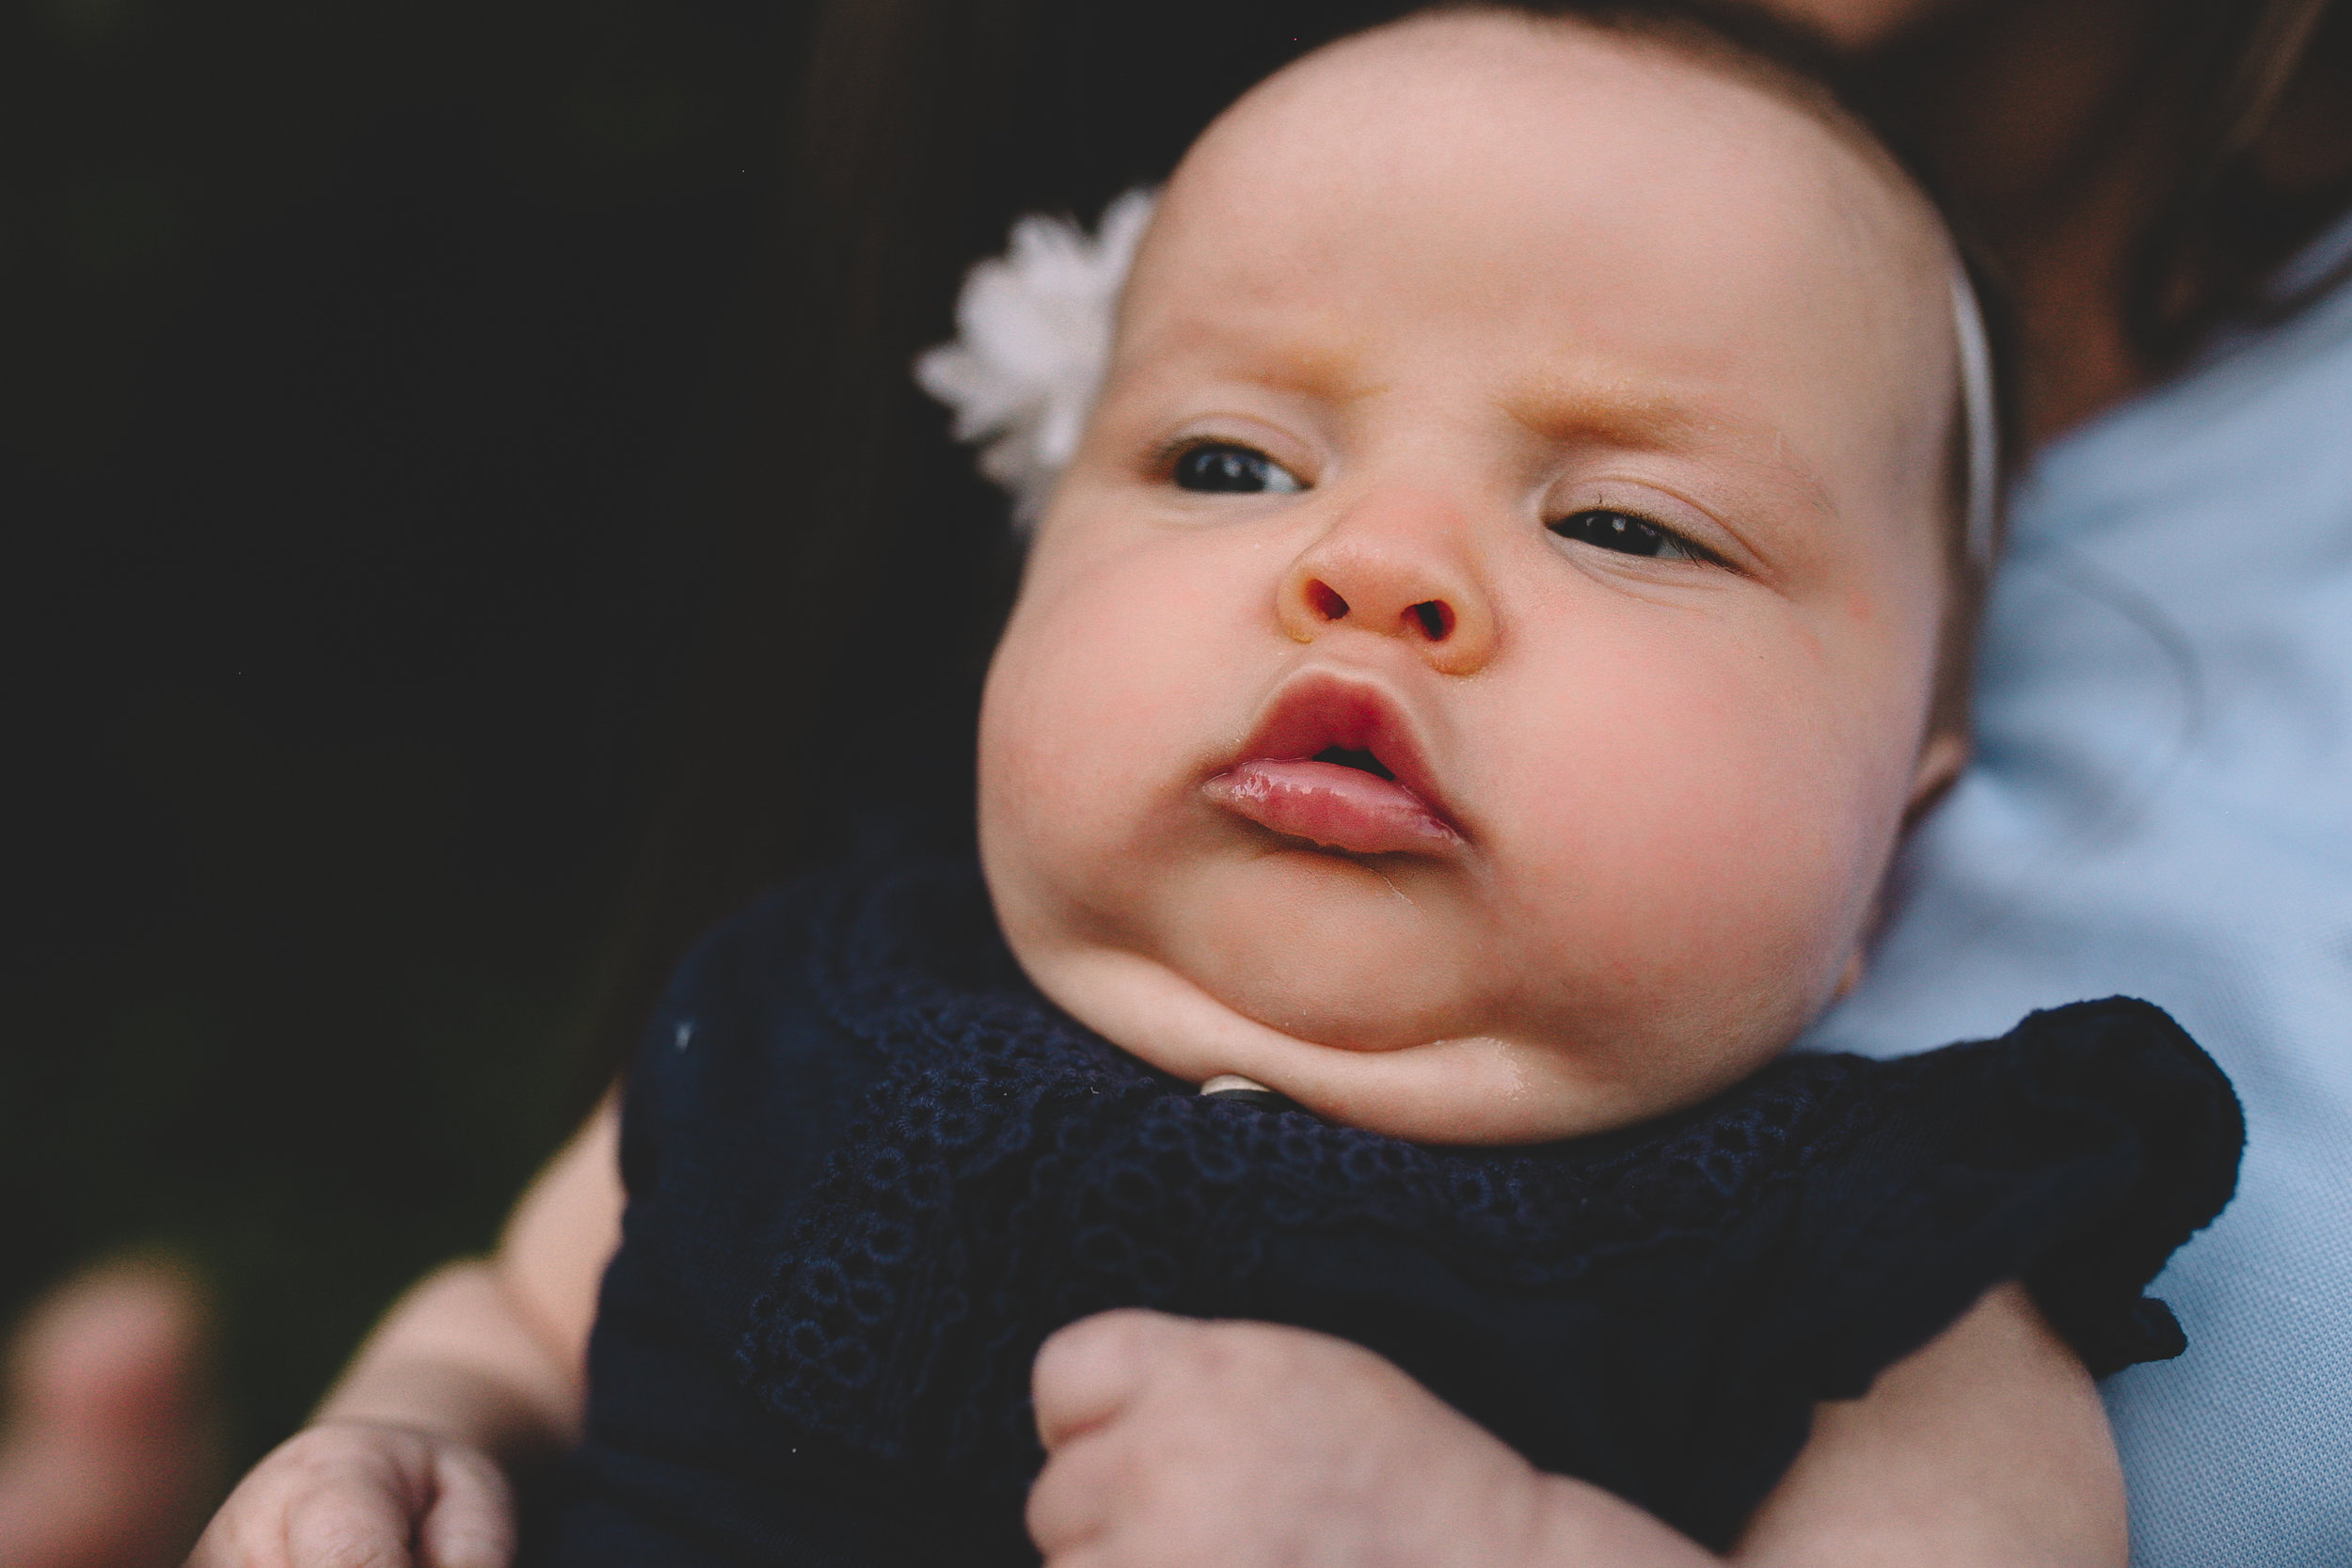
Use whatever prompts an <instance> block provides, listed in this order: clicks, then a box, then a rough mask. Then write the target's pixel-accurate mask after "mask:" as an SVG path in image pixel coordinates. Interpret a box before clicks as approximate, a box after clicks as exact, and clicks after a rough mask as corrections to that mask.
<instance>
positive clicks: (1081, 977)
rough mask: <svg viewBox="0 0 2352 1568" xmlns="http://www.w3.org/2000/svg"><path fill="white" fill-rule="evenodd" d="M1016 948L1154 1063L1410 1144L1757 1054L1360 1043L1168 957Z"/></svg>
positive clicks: (1459, 1040) (1465, 1137)
mask: <svg viewBox="0 0 2352 1568" xmlns="http://www.w3.org/2000/svg"><path fill="white" fill-rule="evenodd" d="M1008 936H1009V937H1012V938H1013V950H1014V952H1015V954H1016V956H1018V957H1019V958H1020V959H1021V963H1022V967H1023V968H1024V969H1025V970H1026V971H1027V973H1028V974H1029V977H1030V979H1031V980H1032V981H1034V982H1035V983H1036V985H1037V987H1038V989H1039V990H1041V991H1043V992H1044V993H1045V995H1046V996H1048V997H1049V998H1051V999H1052V1000H1053V1001H1054V1003H1055V1004H1056V1005H1057V1006H1059V1007H1061V1008H1062V1009H1063V1010H1064V1011H1065V1012H1067V1013H1069V1014H1070V1015H1071V1016H1072V1017H1073V1018H1075V1019H1076V1020H1077V1021H1078V1022H1081V1023H1083V1024H1085V1025H1086V1026H1087V1027H1088V1028H1089V1029H1092V1030H1093V1031H1094V1032H1095V1033H1097V1034H1099V1035H1101V1036H1102V1037H1104V1039H1107V1040H1109V1041H1110V1042H1111V1043H1112V1044H1113V1045H1116V1046H1118V1047H1119V1048H1120V1049H1121V1050H1123V1051H1125V1052H1127V1053H1129V1054H1131V1055H1134V1056H1136V1057H1137V1058H1139V1059H1140V1060H1142V1061H1144V1062H1147V1063H1149V1064H1150V1065H1152V1067H1155V1068H1158V1069H1160V1070H1161V1071H1163V1072H1166V1073H1168V1074H1169V1075H1171V1076H1173V1077H1176V1078H1181V1079H1183V1080H1184V1081H1185V1082H1187V1083H1193V1084H1201V1083H1206V1082H1207V1081H1208V1080H1209V1079H1211V1078H1214V1077H1216V1076H1217V1075H1219V1074H1221V1073H1238V1074H1240V1075H1241V1076H1242V1077H1245V1078H1248V1079H1250V1080H1253V1081H1254V1082H1256V1083H1259V1084H1263V1085H1265V1086H1266V1087H1268V1088H1271V1089H1274V1090H1276V1091H1278V1092H1279V1093H1281V1094H1284V1095H1287V1096H1288V1097H1290V1098H1291V1099H1292V1100H1295V1101H1297V1102H1298V1103H1299V1104H1301V1105H1303V1106H1305V1107H1306V1108H1307V1109H1308V1110H1310V1111H1312V1112H1314V1113H1315V1114H1316V1115H1318V1116H1321V1117H1326V1118H1327V1119H1329V1120H1332V1121H1335V1122H1340V1123H1342V1124H1343V1125H1346V1126H1350V1127H1360V1128H1363V1129H1365V1130H1367V1131H1369V1132H1380V1133H1384V1134H1386V1135H1388V1136H1390V1137H1395V1138H1403V1139H1406V1140H1407V1141H1409V1142H1413V1143H1422V1144H1453V1145H1510V1144H1536V1143H1549V1142H1552V1141H1555V1140H1558V1139H1561V1138H1569V1137H1578V1136H1582V1135H1585V1134H1588V1133H1594V1132H1606V1131H1609V1130H1611V1129H1613V1128H1619V1127H1627V1126H1631V1125H1633V1124H1635V1123H1637V1122H1642V1121H1645V1120H1648V1119H1649V1118H1651V1117H1657V1116H1661V1115H1663V1114H1665V1113H1667V1112H1669V1111H1673V1110H1676V1109H1678V1108H1680V1107H1681V1106H1683V1105H1688V1104H1692V1103H1695V1102H1696V1101H1700V1100H1703V1099H1705V1098H1707V1097H1708V1095H1710V1094H1713V1093H1715V1092H1717V1091H1718V1090H1720V1089H1722V1088H1724V1087H1727V1086H1729V1085H1730V1084H1731V1083H1733V1082H1735V1081H1736V1080H1737V1079H1739V1078H1740V1077H1744V1076H1745V1075H1746V1074H1747V1072H1749V1071H1752V1070H1754V1069H1755V1067H1756V1066H1757V1065H1760V1063H1761V1060H1762V1059H1763V1057H1765V1056H1769V1055H1770V1054H1772V1053H1771V1052H1770V1051H1765V1052H1762V1053H1759V1054H1758V1056H1757V1057H1756V1060H1754V1061H1746V1062H1742V1063H1740V1064H1737V1065H1734V1064H1729V1063H1726V1062H1724V1061H1723V1060H1722V1059H1720V1058H1717V1059H1714V1060H1711V1061H1709V1062H1708V1063H1705V1064H1697V1063H1684V1064H1680V1068H1681V1069H1680V1070H1671V1071H1669V1070H1661V1061H1660V1059H1659V1058H1658V1057H1657V1056H1656V1055H1655V1054H1650V1055H1647V1056H1646V1059H1644V1060H1641V1061H1640V1063H1639V1065H1638V1066H1637V1067H1635V1068H1634V1069H1633V1070H1624V1069H1623V1064H1621V1063H1619V1062H1618V1061H1616V1060H1614V1059H1613V1058H1612V1057H1611V1056H1609V1055H1607V1054H1606V1053H1592V1052H1585V1051H1580V1050H1577V1049H1575V1048H1574V1047H1573V1045H1572V1044H1570V1043H1569V1042H1565V1041H1543V1040H1535V1039H1530V1038H1526V1037H1512V1036H1510V1035H1506V1034H1502V1033H1496V1034H1464V1035H1454V1036H1449V1037H1440V1038H1432V1039H1425V1040H1418V1041H1408V1042H1406V1043H1402V1044H1391V1045H1386V1046H1384V1047H1382V1048H1380V1049H1372V1050H1368V1049H1362V1048H1359V1047H1353V1046H1349V1045H1344V1044H1330V1043H1324V1042H1321V1041H1318V1040H1315V1039H1311V1038H1307V1037H1302V1036H1300V1035H1296V1034H1292V1033H1289V1032H1286V1031H1285V1030H1283V1029H1280V1028H1277V1027H1275V1026H1273V1025H1271V1024H1268V1023H1265V1022H1261V1021H1259V1020H1257V1019H1255V1018H1252V1017H1250V1016H1248V1014H1247V1013H1245V1012H1243V1011H1241V1010H1239V1009H1238V1008H1236V1007H1234V1006H1229V1005H1228V1004H1227V1003H1226V1002H1225V1001H1223V1000H1220V999H1219V998H1218V997H1217V996H1216V994H1215V993H1214V992H1213V991H1212V990H1209V989H1207V988H1205V987H1203V986H1201V985H1200V984H1197V983H1195V982H1194V981H1193V980H1191V979H1189V978H1187V977H1186V976H1184V974H1180V973H1179V972H1178V971H1176V970H1175V969H1173V968H1171V967H1169V966H1168V965H1167V964H1165V963H1162V962H1159V961H1157V960H1155V959H1152V958H1146V957H1142V956H1140V955H1137V954H1136V953H1132V952H1127V951H1123V950H1120V949H1118V948H1114V947H1108V946H1094V945H1088V944H1084V943H1079V942H1024V941H1022V940H1020V937H1019V936H1018V935H1016V934H1015V933H1014V932H1012V931H1011V930H1009V931H1008Z"/></svg>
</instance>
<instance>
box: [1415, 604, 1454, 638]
mask: <svg viewBox="0 0 2352 1568" xmlns="http://www.w3.org/2000/svg"><path fill="white" fill-rule="evenodd" d="M1406 614H1408V615H1410V616H1412V617H1413V618H1414V619H1415V620H1417V621H1419V622H1420V623H1421V629H1422V631H1423V632H1425V633H1427V634H1428V637H1429V641H1432V642H1442V641H1445V640H1446V639H1447V638H1448V637H1450V636H1452V635H1453V633H1454V607H1453V606H1452V605H1450V604H1446V603H1444V602H1443V601H1441V600H1438V599H1423V600H1422V602H1421V603H1419V604H1417V605H1415V606H1414V607H1413V608H1412V609H1411V610H1406Z"/></svg>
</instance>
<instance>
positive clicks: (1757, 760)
mask: <svg viewBox="0 0 2352 1568" xmlns="http://www.w3.org/2000/svg"><path fill="white" fill-rule="evenodd" d="M1708 653H1709V650H1708V648H1706V647H1705V646H1704V645H1703V644H1700V645H1696V646H1692V647H1690V648H1688V649H1686V650H1683V651H1681V652H1679V653H1677V652H1676V651H1673V650H1666V649H1660V650H1653V657H1647V658H1643V659H1634V660H1627V661H1625V662H1624V663H1623V665H1622V666H1620V667H1617V668H1608V667H1606V666H1603V667H1602V668H1601V670H1600V671H1598V672H1596V673H1606V674H1607V675H1608V676H1609V678H1607V679H1605V680H1597V681H1595V682H1593V683H1591V684H1589V685H1586V686H1584V687H1582V688H1581V689H1579V690H1578V691H1577V692H1576V693H1575V695H1574V696H1573V698H1565V697H1564V698H1563V699H1562V700H1561V703H1560V707H1561V708H1562V709H1566V708H1568V707H1570V706H1572V707H1573V709H1574V711H1573V712H1572V713H1564V715H1563V717H1564V718H1565V720H1566V721H1565V722H1563V723H1561V724H1559V725H1557V726H1547V727H1538V726H1533V725H1522V726H1519V727H1518V728H1517V729H1516V730H1513V731H1511V732H1509V735H1510V736H1511V741H1510V744H1511V745H1512V746H1513V747H1514V751H1515V754H1513V755H1511V756H1510V757H1509V758H1508V759H1507V760H1506V762H1505V764H1504V768H1503V769H1502V771H1503V774H1504V776H1505V777H1507V778H1510V779H1513V780H1515V781H1526V782H1527V784H1528V786H1529V787H1527V789H1526V792H1525V794H1524V795H1523V797H1522V799H1521V815H1522V819H1523V821H1524V823H1525V824H1526V827H1525V830H1524V831H1523V832H1516V833H1514V834H1513V835H1512V837H1513V838H1514V839H1515V840H1516V841H1517V842H1516V850H1517V852H1516V853H1514V854H1513V855H1511V856H1510V857H1509V860H1510V861H1511V862H1513V863H1512V864H1510V865H1509V866H1508V870H1507V876H1506V881H1507V883H1508V885H1509V888H1510V894H1509V898H1510V902H1511V904H1512V906H1513V908H1512V909H1511V910H1510V911H1509V918H1508V920H1507V928H1508V929H1511V930H1515V931H1517V932H1519V933H1522V934H1523V937H1524V942H1523V944H1522V945H1521V950H1520V951H1518V953H1516V954H1514V955H1513V961H1515V962H1517V963H1518V964H1519V965H1520V966H1521V970H1520V972H1521V973H1522V974H1527V975H1529V976H1531V977H1549V981H1550V983H1549V987H1547V984H1546V980H1545V979H1544V978H1532V979H1531V982H1530V988H1531V989H1530V994H1529V997H1528V1001H1529V1004H1530V1006H1531V1008H1532V1009H1534V1010H1536V1011H1539V1012H1544V1011H1549V1012H1550V1013H1551V1015H1552V1016H1553V1017H1554V1018H1555V1019H1562V1020H1565V1019H1568V1018H1575V1019H1578V1020H1579V1021H1581V1026H1582V1027H1583V1028H1586V1029H1594V1030H1603V1029H1605V1030H1607V1031H1608V1032H1609V1033H1610V1035H1611V1036H1612V1037H1616V1038H1620V1039H1623V1040H1625V1041H1627V1042H1628V1043H1629V1044H1638V1045H1639V1047H1640V1048H1641V1049H1642V1050H1644V1051H1649V1052H1655V1051H1659V1050H1662V1049H1666V1048H1668V1047H1670V1046H1673V1045H1675V1044H1676V1043H1677V1041H1678V1040H1679V1039H1680V1038H1681V1037H1683V1036H1685V1035H1688V1036H1689V1037H1690V1038H1689V1042H1688V1043H1689V1044H1690V1045H1691V1047H1692V1049H1707V1048H1708V1042H1709V1040H1710V1038H1712V1037H1714V1036H1716V1035H1718V1034H1722V1033H1724V1032H1728V1033H1729V1034H1731V1035H1735V1036H1737V1035H1748V1034H1755V1033H1762V1034H1771V1033H1773V1032H1775V1031H1789V1032H1792V1031H1793V1030H1794V1029H1795V1028H1796V1027H1799V1026H1801V1024H1802V1022H1804V1021H1803V1018H1802V1017H1798V1016H1795V1015H1800V1014H1804V1013H1806V1012H1809V1011H1810V1009H1811V1007H1812V1006H1814V1005H1816V1004H1817V1003H1818V1000H1819V998H1820V995H1821V994H1822V993H1823V992H1824V991H1825V990H1826V988H1827V986H1828V985H1829V984H1830V983H1831V982H1832V981H1833V980H1834V977H1835V970H1836V967H1837V966H1838V965H1840V964H1842V962H1843V959H1844V953H1845V949H1846V947H1847V945H1848V944H1849V943H1850V942H1851V937H1852V933H1853V929H1854V927H1855V926H1856V925H1857V924H1858V922H1859V919H1860V913H1861V911H1862V909H1863V908H1864V907H1866V906H1867V896H1868V890H1867V886H1865V884H1866V883H1867V881H1868V880H1869V879H1870V876H1871V875H1872V873H1873V871H1874V869H1875V858H1874V857H1873V856H1872V855H1871V854H1869V853H1868V852H1867V846H1868V843H1869V841H1870V840H1871V838H1872V836H1873V833H1872V832H1871V824H1870V819H1871V818H1872V817H1873V816H1875V815H1877V810H1876V808H1875V807H1874V806H1872V805H1871V804H1870V803H1869V802H1868V801H1867V800H1864V799H1863V798H1862V792H1861V789H1860V785H1861V783H1862V780H1863V779H1864V778H1865V777H1866V775H1867V769H1864V768H1858V767H1857V766H1856V762H1857V759H1856V757H1855V755H1854V752H1853V737H1852V736H1848V735H1844V734H1841V733H1840V730H1841V727H1842V726H1841V725H1840V723H1839V721H1837V720H1836V716H1835V715H1834V713H1832V712H1831V711H1829V709H1828V708H1827V707H1826V706H1825V705H1824V704H1823V703H1822V701H1821V697H1820V689H1819V688H1818V687H1815V686H1812V685H1809V684H1808V683H1806V682H1804V681H1802V680H1796V681H1792V680H1788V679H1783V678H1777V677H1775V676H1774V675H1773V674H1772V673H1770V671H1771V669H1772V666H1771V665H1770V664H1769V663H1768V661H1763V660H1759V659H1757V658H1756V657H1755V655H1754V651H1753V649H1750V650H1748V652H1747V657H1744V658H1739V657H1707V656H1708ZM1586 668H1587V669H1588V670H1590V669H1593V668H1594V666H1593V665H1591V664H1587V666H1586ZM1604 1019H1605V1022H1604ZM1677 1021H1678V1022H1677Z"/></svg>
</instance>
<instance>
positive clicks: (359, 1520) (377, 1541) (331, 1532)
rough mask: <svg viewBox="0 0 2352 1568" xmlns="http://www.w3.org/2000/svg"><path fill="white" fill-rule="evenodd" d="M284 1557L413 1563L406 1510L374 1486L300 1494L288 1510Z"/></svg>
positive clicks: (305, 1565)
mask: <svg viewBox="0 0 2352 1568" xmlns="http://www.w3.org/2000/svg"><path fill="white" fill-rule="evenodd" d="M286 1560H287V1562H288V1563H290V1564H291V1565H292V1568H414V1564H413V1562H412V1561H411V1560H410V1558H409V1556H408V1515H407V1511H406V1510H405V1509H404V1508H403V1507H401V1505H400V1502H399V1501H398V1499H396V1498H394V1497H391V1496H389V1495H388V1494H387V1493H384V1492H381V1491H376V1490H372V1489H359V1488H354V1489H350V1490H343V1491H336V1492H331V1493H329V1492H312V1493H309V1494H307V1495H305V1496H302V1497H296V1498H294V1500H293V1501H292V1502H291V1503H290V1504H289V1505H288V1507H287V1510H286Z"/></svg>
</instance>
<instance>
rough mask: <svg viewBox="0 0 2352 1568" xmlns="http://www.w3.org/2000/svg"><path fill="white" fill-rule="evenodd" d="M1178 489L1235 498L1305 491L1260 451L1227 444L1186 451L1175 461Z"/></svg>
mask: <svg viewBox="0 0 2352 1568" xmlns="http://www.w3.org/2000/svg"><path fill="white" fill-rule="evenodd" d="M1174 478H1175V481H1176V488H1178V489H1179V490H1212V491H1221V492H1224V493H1227V494H1237V495H1249V496H1255V495H1275V496H1288V495H1293V494H1295V493H1296V492H1298V491H1299V490H1302V489H1304V488H1306V487H1305V486H1304V485H1302V484H1300V483H1298V480H1297V478H1296V476H1295V475H1294V474H1292V472H1291V471H1290V470H1289V469H1288V468H1285V467H1282V465H1280V464H1279V463H1277V462H1276V461H1274V459H1272V458H1271V457H1268V456H1267V455H1266V454H1265V453H1264V452H1262V451H1254V450H1252V449H1251V448H1248V447H1243V446H1236V445H1234V444H1233V443H1232V442H1230V441H1210V442H1207V443H1205V444H1204V445H1201V446H1197V447H1192V448H1188V449H1187V450H1186V451H1184V452H1183V453H1182V454H1180V455H1179V456H1178V457H1177V459H1176V470H1175V475H1174Z"/></svg>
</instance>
